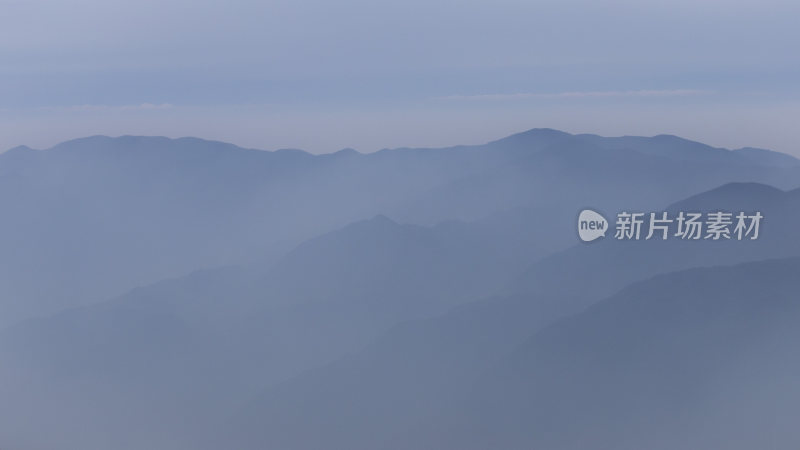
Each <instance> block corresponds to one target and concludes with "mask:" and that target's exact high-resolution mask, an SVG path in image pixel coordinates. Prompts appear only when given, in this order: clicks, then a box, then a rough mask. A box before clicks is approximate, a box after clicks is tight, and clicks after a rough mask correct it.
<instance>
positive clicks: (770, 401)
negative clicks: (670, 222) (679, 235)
mask: <svg viewBox="0 0 800 450" xmlns="http://www.w3.org/2000/svg"><path fill="white" fill-rule="evenodd" d="M798 274H800V259H797V258H794V259H786V260H770V261H765V262H758V263H750V264H743V265H738V266H732V267H720V268H707V269H693V270H689V271H686V272H678V273H673V274H668V275H664V276H659V277H656V278H653V279H651V280H648V281H645V282H641V283H637V284H635V285H633V286H631V287H630V288H627V289H625V290H624V291H622V292H621V293H619V294H618V295H615V296H614V297H612V298H610V299H609V300H606V301H604V302H602V303H601V304H599V305H597V306H595V307H593V308H591V309H590V310H588V311H587V312H585V313H583V314H580V315H578V316H575V317H571V318H568V319H565V320H563V321H560V322H559V323H557V324H555V325H553V326H552V327H549V328H548V329H546V330H544V331H542V332H540V333H538V334H536V335H535V336H534V337H533V338H532V339H531V340H530V341H529V342H527V343H526V344H524V345H523V346H522V347H520V348H519V349H518V350H517V351H515V352H514V354H513V355H511V356H510V357H508V358H506V359H505V360H504V361H503V362H502V363H501V364H498V365H497V367H495V368H494V369H492V370H491V371H490V372H488V373H487V374H486V375H485V376H484V377H483V378H482V379H481V381H480V382H479V383H477V384H476V385H474V386H472V387H471V388H470V390H469V393H468V394H467V395H466V398H465V399H464V401H463V402H459V403H458V407H457V409H455V410H454V411H453V414H454V415H455V417H456V418H457V419H456V421H459V420H460V419H462V418H463V419H465V421H464V423H463V424H461V425H458V426H456V429H455V430H450V432H448V433H446V435H449V436H451V437H455V441H450V444H449V445H450V446H456V447H458V448H481V449H483V448H509V449H516V448H519V449H522V448H532V447H533V448H538V447H543V448H551V449H580V448H587V446H588V447H590V448H618V449H626V448H627V449H637V448H650V449H670V448H732V449H752V448H772V449H791V448H797V446H798V445H800V431H798V429H797V427H796V423H797V420H798V418H800V386H798V384H797V378H798V376H800V356H798V352H797V346H798V345H800V330H798V327H797V323H798V321H800V296H799V295H798V292H800V277H798ZM461 426H463V428H462V427H461ZM429 430H430V431H431V433H432V435H433V436H436V435H439V436H446V435H443V434H440V433H439V430H437V429H435V428H434V427H431V428H429ZM462 433H463V434H462ZM464 438H466V439H464ZM447 440H449V437H445V441H447ZM456 442H458V444H457V445H456ZM453 448H454V447H453Z"/></svg>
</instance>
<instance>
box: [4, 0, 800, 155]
mask: <svg viewBox="0 0 800 450" xmlns="http://www.w3.org/2000/svg"><path fill="white" fill-rule="evenodd" d="M798 9H800V7H798V5H797V4H796V2H789V1H759V2H756V1H738V2H722V1H700V2H697V1H695V2H690V1H685V0H681V1H675V2H641V1H636V2H634V1H625V0H620V1H611V2H602V4H601V3H598V2H590V1H586V0H570V1H563V2H535V1H519V0H500V1H494V2H488V1H467V2H448V1H442V0H434V1H426V2H420V1H418V0H411V1H405V2H393V3H389V2H367V1H359V0H345V1H341V2H333V3H332V2H323V1H320V0H315V1H304V2H297V1H291V2H290V1H270V2H257V1H244V0H235V1H229V2H225V3H224V4H222V3H220V2H212V1H202V0H201V1H191V2H190V1H183V0H170V1H151V0H143V1H138V2H124V1H108V0H106V1H99V0H82V1H74V2H63V1H56V0H31V1H0V11H1V12H0V58H1V59H2V61H3V64H2V66H0V136H2V137H0V151H3V150H6V149H8V148H11V147H13V146H16V145H21V144H25V145H29V146H32V147H36V148H46V147H50V146H52V145H54V144H56V143H58V142H61V141H64V140H67V139H71V138H75V137H81V136H87V135H95V134H104V135H122V134H135V135H165V136H169V137H179V136H199V137H203V138H208V139H218V140H223V141H229V142H233V143H236V144H238V145H242V146H246V147H254V148H264V149H276V148H284V147H293V148H303V149H305V150H308V151H311V152H315V153H325V152H331V151H335V150H338V149H340V148H343V147H354V148H356V149H358V150H360V151H362V152H371V151H374V150H378V149H380V148H382V147H401V146H443V145H452V144H457V143H480V142H486V141H488V140H491V139H493V138H496V137H497V136H503V135H507V134H510V133H512V132H515V131H519V130H522V129H527V128H530V127H531V126H543V127H553V128H558V129H563V130H566V131H570V132H590V133H599V134H603V135H623V134H632V135H655V134H660V133H672V134H677V135H681V136H684V137H687V138H691V139H696V140H700V141H703V142H706V143H708V144H711V145H715V146H724V147H729V148H738V147H743V146H754V147H766V148H771V149H774V150H779V151H783V152H787V153H793V154H795V155H798V154H800V150H798V149H797V148H796V141H797V136H796V132H795V129H796V127H794V126H793V123H792V122H791V121H792V120H793V118H795V117H797V116H798V114H799V113H800V96H798V94H799V93H800V90H799V89H798V87H799V86H798V81H797V80H798V79H799V78H798V76H797V75H798V69H799V68H800V63H798V60H797V58H796V56H795V51H796V43H797V42H798V39H800V30H798V28H797V27H796V17H798V16H797V14H798V12H799V11H798Z"/></svg>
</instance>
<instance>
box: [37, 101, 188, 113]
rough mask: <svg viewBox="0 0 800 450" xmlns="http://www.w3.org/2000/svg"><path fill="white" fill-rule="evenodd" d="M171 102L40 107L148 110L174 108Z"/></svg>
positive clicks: (52, 109)
mask: <svg viewBox="0 0 800 450" xmlns="http://www.w3.org/2000/svg"><path fill="white" fill-rule="evenodd" d="M174 106H175V105H173V104H171V103H158V104H156V103H140V104H138V105H71V106H44V107H41V108H39V109H43V110H47V111H74V112H82V111H87V112H92V111H147V110H161V109H170V108H174Z"/></svg>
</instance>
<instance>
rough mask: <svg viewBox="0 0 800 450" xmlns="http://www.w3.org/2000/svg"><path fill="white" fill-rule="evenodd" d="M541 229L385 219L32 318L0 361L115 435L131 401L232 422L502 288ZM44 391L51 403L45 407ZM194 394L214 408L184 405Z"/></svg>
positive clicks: (33, 392)
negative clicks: (269, 256) (252, 261)
mask: <svg viewBox="0 0 800 450" xmlns="http://www.w3.org/2000/svg"><path fill="white" fill-rule="evenodd" d="M536 229H540V230H542V231H543V232H544V231H545V230H548V229H549V228H548V223H547V222H535V221H533V218H532V217H531V213H530V212H528V211H521V212H520V211H512V212H509V213H506V214H503V215H502V216H501V217H498V218H494V217H489V218H486V219H484V220H482V221H479V222H475V223H463V222H456V221H451V222H446V223H442V224H440V225H439V226H436V227H422V226H417V225H401V224H398V223H396V222H394V221H392V220H391V219H389V218H387V217H385V216H376V217H374V218H372V219H369V220H364V221H359V222H356V223H353V224H351V225H348V226H346V227H344V228H342V229H339V230H336V231H333V232H330V233H326V234H324V235H322V236H319V237H317V238H314V239H311V240H309V241H307V242H305V243H303V244H302V245H299V246H298V247H296V248H295V249H294V250H292V251H290V252H289V253H288V254H287V255H286V256H285V257H282V258H280V259H279V260H278V261H277V262H276V263H274V264H256V265H250V266H244V267H227V268H220V269H213V270H205V271H200V272H195V273H193V274H191V275H189V276H186V277H181V278H176V279H173V280H168V281H163V282H159V283H156V284H154V285H152V286H149V287H144V288H138V289H135V290H133V291H131V292H130V293H128V294H126V295H124V296H122V297H119V298H117V299H114V300H112V301H107V302H102V303H98V304H96V305H91V306H86V307H81V308H76V309H71V310H68V311H66V312H63V313H60V314H57V315H54V316H52V317H48V318H44V319H36V320H30V321H26V322H23V323H21V324H19V325H17V326H13V327H11V328H9V329H7V330H6V331H5V332H0V363H2V365H5V366H6V367H16V368H17V370H20V371H22V373H24V374H25V375H24V376H23V375H17V376H10V378H11V379H13V381H12V380H8V381H7V387H8V389H9V390H10V391H7V392H6V393H7V394H8V393H9V392H13V396H12V397H13V398H15V399H17V401H18V402H21V403H25V404H29V405H31V407H34V408H35V407H36V405H39V406H38V407H39V408H41V409H47V408H46V405H47V404H48V403H49V402H51V401H53V398H56V397H57V398H64V399H65V400H63V401H64V402H65V403H68V404H71V405H73V406H74V407H76V408H77V407H80V408H81V409H85V411H86V412H85V414H84V415H80V414H77V413H76V414H73V416H72V418H71V420H73V421H81V423H84V424H88V423H94V422H96V421H101V422H102V421H105V422H103V423H104V425H103V426H104V428H107V429H109V430H116V431H114V433H112V434H114V435H116V436H119V433H123V432H125V431H124V430H126V424H125V423H124V421H123V420H122V418H121V417H120V416H119V415H117V414H109V413H107V412H103V411H107V409H108V408H113V407H114V405H117V404H119V402H124V403H130V402H134V403H136V404H139V405H140V409H138V410H136V411H134V410H128V412H127V414H130V415H135V416H137V417H139V418H140V419H139V420H142V421H143V423H145V422H146V423H148V424H149V428H148V429H149V430H152V429H153V428H156V429H157V428H159V427H163V428H165V430H163V433H166V434H169V435H172V436H179V435H181V433H186V432H188V431H187V430H186V429H183V428H181V426H183V425H182V423H183V421H185V420H188V419H189V418H191V419H192V422H191V423H195V421H213V420H221V417H222V416H224V415H225V414H226V413H229V412H231V411H232V410H233V409H234V405H237V404H238V403H239V402H244V401H245V400H246V399H248V398H250V396H252V395H254V394H256V393H258V392H260V391H261V390H262V389H263V388H264V386H265V385H267V384H271V383H274V382H277V381H280V380H283V379H285V378H287V377H291V376H294V375H297V374H298V373H300V372H302V371H303V370H306V369H309V368H312V367H315V366H319V365H322V364H325V363H328V362H331V361H333V360H335V359H337V358H339V357H342V356H344V355H345V354H347V353H348V352H354V351H357V350H360V349H361V348H362V347H363V346H365V345H367V344H368V343H369V342H370V341H371V340H372V339H374V338H375V337H376V336H378V335H380V334H382V333H384V332H386V331H387V330H388V329H390V328H391V327H393V326H395V325H397V324H399V323H401V322H403V321H406V320H411V319H421V318H425V317H429V316H432V315H435V314H440V313H442V312H444V311H446V310H447V309H449V308H451V307H453V306H455V305H459V304H464V303H467V302H469V301H470V300H475V299H478V298H481V297H484V296H486V295H489V294H490V293H492V292H494V291H496V290H498V289H499V288H500V287H501V286H503V285H504V284H506V283H508V282H509V281H510V279H511V278H512V277H513V276H514V274H516V271H515V270H514V268H515V267H519V264H520V262H521V261H530V260H531V259H535V258H536V257H537V256H536V255H537V254H538V255H539V256H543V255H544V253H542V252H543V251H546V250H545V248H547V245H553V244H555V242H550V243H549V244H548V243H538V242H529V240H528V237H527V236H525V235H524V233H525V231H528V230H536ZM570 234H571V233H570ZM570 237H571V236H570ZM556 245H557V244H556ZM1 372H2V371H0V379H2V373H1ZM37 380H39V381H37ZM54 386H59V387H58V388H55V387H54ZM42 390H50V392H51V394H50V396H48V398H46V399H40V398H39V397H38V396H37V392H40V391H42ZM108 390H111V391H113V392H114V395H109V394H108ZM78 391H79V392H80V393H81V394H80V397H77V398H75V397H71V393H72V392H78ZM9 395H12V394H9ZM186 397H191V398H193V399H194V400H193V403H195V404H198V405H203V407H202V408H198V409H194V408H190V409H188V410H187V408H186V406H185V402H184V401H183V400H181V399H183V398H186ZM42 400H43V401H44V403H42V404H38V403H36V402H37V401H42ZM150 410H156V411H158V412H157V413H156V412H149V411H150ZM45 415H46V413H44V412H42V413H41V416H40V417H45ZM53 420H57V419H56V418H53ZM0 431H2V427H0ZM44 438H46V439H50V440H45V441H38V442H39V444H38V445H50V444H48V443H53V442H58V441H60V442H62V443H63V442H72V443H74V445H80V446H89V447H93V446H104V445H110V444H109V443H108V441H104V440H102V438H101V437H98V436H97V435H94V434H93V435H92V436H91V437H86V436H82V435H81V434H80V433H72V432H71V431H70V430H67V431H65V432H63V433H62V434H59V433H56V432H53V433H51V434H49V435H47V436H44ZM83 439H87V440H83ZM90 439H98V440H97V441H92V440H90ZM126 439H129V440H130V442H131V445H132V446H134V447H136V446H137V445H145V443H146V442H147V441H138V440H137V439H139V438H137V437H136V436H133V435H132V436H130V437H129V438H126Z"/></svg>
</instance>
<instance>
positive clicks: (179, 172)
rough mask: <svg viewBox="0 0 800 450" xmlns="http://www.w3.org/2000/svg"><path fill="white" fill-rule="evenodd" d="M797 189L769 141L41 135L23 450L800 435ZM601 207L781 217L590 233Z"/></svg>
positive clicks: (10, 196) (16, 370)
mask: <svg viewBox="0 0 800 450" xmlns="http://www.w3.org/2000/svg"><path fill="white" fill-rule="evenodd" d="M798 187H800V161H798V160H797V159H794V158H793V157H791V156H788V155H785V154H781V153H777V152H771V151H769V150H763V149H753V148H743V149H738V150H727V149H720V148H714V147H710V146H707V145H704V144H701V143H697V142H692V141H688V140H685V139H681V138H678V137H675V136H667V135H661V136H655V137H616V138H607V137H601V136H596V135H572V134H568V133H563V132H560V131H556V130H550V129H533V130H529V131H527V132H523V133H519V134H515V135H512V136H509V137H506V138H503V139H500V140H497V141H493V142H490V143H487V144H483V145H465V146H456V147H450V148H438V149H389V150H382V151H379V152H376V153H371V154H360V153H358V152H355V151H352V150H343V151H340V152H337V153H333V154H327V155H311V154H308V153H305V152H302V151H300V150H278V151H274V152H268V151H261V150H252V149H243V148H240V147H236V146H233V145H230V144H225V143H220V142H212V141H204V140H201V139H195V138H181V139H167V138H159V137H134V136H125V137H120V138H109V137H103V136H95V137H90V138H84V139H78V140H74V141H69V142H66V143H63V144H60V145H57V146H55V147H53V148H51V149H47V150H32V149H29V148H24V147H20V148H15V149H12V150H9V151H7V152H5V153H2V154H0V205H2V206H3V211H4V215H3V219H4V220H3V221H0V248H1V249H3V251H2V252H0V405H2V406H0V447H2V448H4V449H6V448H8V449H15V448H43V449H50V448H52V449H56V448H58V449H61V448H76V449H77V448H81V449H88V450H91V449H98V450H99V449H139V448H164V449H177V450H180V449H197V448H221V447H223V448H224V447H228V448H242V449H246V448H254V449H255V448H285V449H323V448H350V449H358V448H363V449H374V448H387V449H388V448H397V449H411V448H415V449H418V448H453V449H455V448H474V449H489V448H532V447H540V446H541V447H543V448H553V449H572V448H598V449H600V448H665V449H666V448H676V447H677V448H681V447H685V448H698V447H703V446H705V447H708V446H711V447H717V446H724V447H726V448H753V447H758V446H759V444H762V443H763V442H765V441H764V439H767V437H766V436H768V435H769V436H770V437H769V439H770V445H772V448H794V447H792V446H793V445H794V444H796V443H797V439H798V437H797V435H796V433H795V432H794V431H793V428H792V427H791V426H790V425H789V424H790V423H791V422H790V421H789V420H788V419H781V420H780V421H778V422H775V421H773V422H769V421H768V420H767V419H765V418H764V417H765V415H766V414H768V412H769V411H773V412H772V413H770V414H773V413H774V410H770V408H771V407H772V406H775V408H778V409H779V410H780V411H782V412H785V414H786V415H787V416H786V417H793V416H792V414H795V412H796V411H798V410H800V403H798V402H797V401H796V400H797V397H796V395H795V394H796V392H795V391H796V388H795V387H794V386H793V384H792V383H791V380H792V376H793V375H792V374H794V373H795V372H794V371H795V369H796V368H797V367H800V366H798V365H797V362H796V361H795V360H794V359H795V358H794V357H793V356H792V352H791V349H792V348H793V347H792V344H793V343H797V342H798V336H797V334H796V333H795V332H794V331H792V330H793V329H794V327H792V324H793V323H796V319H797V317H796V313H797V305H796V301H795V300H797V299H798V297H797V287H798V286H796V280H798V279H800V278H798V275H800V265H799V264H798V261H797V258H796V257H800V240H799V239H798V238H797V237H796V224H797V223H799V222H798V221H799V220H800V189H798ZM584 207H593V208H597V209H598V210H600V211H606V212H609V213H615V212H617V211H621V210H641V211H669V212H677V211H697V212H712V211H719V210H725V211H760V212H762V213H763V215H764V223H763V226H762V235H761V237H760V238H759V239H758V240H753V241H750V240H746V241H736V240H732V241H724V242H711V241H707V240H701V241H697V242H695V241H689V242H687V241H682V240H679V239H671V240H667V241H660V240H648V241H617V240H615V239H613V238H612V236H611V234H609V235H607V237H606V238H605V239H602V240H600V241H598V242H596V243H592V244H590V245H586V244H579V243H578V240H577V237H576V231H575V227H576V224H575V220H576V217H577V212H578V211H579V210H580V209H582V208H584ZM784 364H785V365H784ZM784 394H785V395H784ZM775 402H778V403H775ZM776 405H777V406H776ZM730 408H734V409H736V410H737V411H744V412H740V413H736V414H729V413H727V411H728V410H729V409H730ZM650 413H652V415H651V414H650ZM706 422H707V423H709V424H710V425H709V427H710V428H709V429H701V428H700V425H699V424H702V423H706ZM742 424H750V428H749V429H748V430H747V431H744V429H740V430H739V432H738V433H730V434H727V435H725V436H721V435H720V434H721V433H723V432H724V431H725V430H728V429H729V428H730V427H733V426H736V427H740V428H741V427H742ZM680 439H684V440H683V441H681V440H680Z"/></svg>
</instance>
